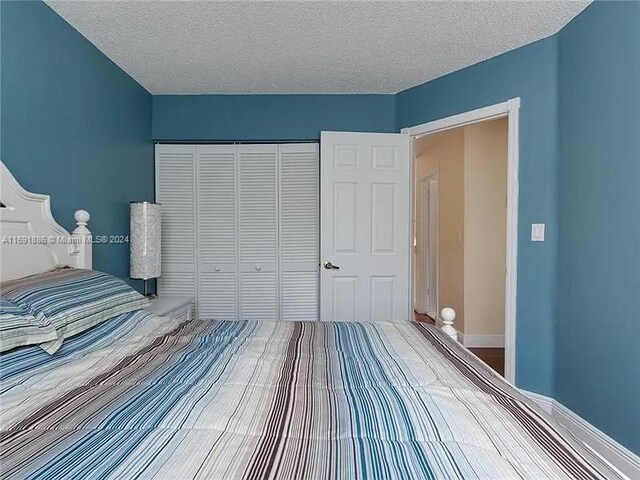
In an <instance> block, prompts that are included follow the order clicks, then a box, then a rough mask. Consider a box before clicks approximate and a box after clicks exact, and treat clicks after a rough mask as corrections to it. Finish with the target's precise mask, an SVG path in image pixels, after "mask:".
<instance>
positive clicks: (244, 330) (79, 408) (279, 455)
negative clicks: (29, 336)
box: [0, 166, 624, 480]
mask: <svg viewBox="0 0 640 480" xmlns="http://www.w3.org/2000/svg"><path fill="white" fill-rule="evenodd" d="M3 169H4V166H3ZM2 173H3V187H5V183H6V182H8V181H9V180H12V181H13V179H12V177H11V179H9V177H7V176H6V175H5V172H4V171H3V172H2ZM7 191H9V190H7V189H6V188H3V193H2V195H3V197H2V203H3V204H4V205H5V206H7V205H9V208H12V209H13V210H10V211H7V210H5V209H0V210H5V211H4V212H2V211H0V215H4V216H1V217H0V220H1V221H2V225H3V227H4V225H6V224H7V222H8V221H9V220H8V218H9V216H8V215H5V214H7V213H10V216H11V218H12V219H13V220H12V221H13V223H14V224H20V222H18V221H17V219H18V217H20V211H22V210H23V209H22V208H21V203H20V202H21V200H18V199H17V197H15V198H13V197H12V198H10V197H7V196H6V192H7ZM23 197H24V195H23ZM20 198H22V197H20ZM32 200H33V199H32ZM33 201H36V200H33ZM37 201H38V202H40V203H41V204H42V202H43V201H44V198H43V197H40V198H39V199H37ZM46 201H47V208H44V209H43V208H40V209H34V210H32V211H31V214H32V215H34V217H33V218H32V219H31V220H30V221H27V222H26V224H25V223H24V220H25V217H24V216H23V217H21V218H23V220H22V224H21V225H23V227H20V228H30V229H35V230H37V229H39V228H40V229H41V227H42V225H45V224H47V222H48V223H49V224H50V223H51V222H52V219H50V214H49V215H48V216H47V215H42V212H44V213H45V214H46V213H48V199H47V200H46ZM25 211H26V210H25ZM34 212H35V213H34ZM36 216H37V218H36ZM45 217H46V218H47V219H48V220H47V222H45V221H44V220H43V218H45ZM86 220H88V218H86V217H85V216H82V218H81V219H80V220H79V221H82V222H83V223H85V225H80V226H79V227H82V228H84V229H85V230H86ZM24 225H29V226H28V227H25V226H24ZM38 225H40V227H38ZM42 228H44V227H42ZM47 228H48V227H47ZM56 228H58V229H59V227H58V226H57V224H56ZM45 230H46V228H45ZM85 230H82V229H81V230H80V231H78V232H76V233H75V238H78V237H79V236H84V238H85V239H86V237H87V236H88V235H90V234H89V233H88V230H86V231H85ZM58 233H60V234H61V235H66V236H68V237H69V238H72V235H69V234H67V233H66V232H64V231H60V230H58ZM86 244H87V242H84V241H83V242H75V244H74V243H73V242H70V245H64V248H63V249H58V250H57V251H55V252H53V253H51V252H47V248H48V247H47V246H45V247H43V248H41V247H42V246H41V247H39V248H40V250H41V252H40V253H42V255H40V256H39V257H38V260H37V262H36V261H34V260H33V258H32V257H30V258H31V260H30V261H29V267H28V268H29V270H38V269H39V268H40V271H43V270H42V267H43V266H44V267H47V268H48V267H50V266H51V264H59V262H65V263H70V262H76V263H75V266H76V267H82V268H89V267H90V265H88V264H87V259H88V260H89V263H90V258H91V253H90V249H89V251H87V250H88V249H87V248H86V247H84V246H79V245H86ZM89 245H90V243H89ZM31 248H32V247H30V246H27V247H25V248H23V249H22V250H21V252H22V253H26V252H27V251H29V250H30V249H31ZM3 257H6V255H3ZM2 262H5V260H4V259H3V260H2ZM43 262H44V263H43ZM2 266H3V272H5V270H4V266H5V265H4V263H3V265H2ZM21 269H24V266H20V264H19V262H18V263H15V264H14V265H13V267H12V270H8V271H10V272H11V275H12V276H13V277H14V278H17V277H16V275H17V276H20V275H21V273H24V272H22V270H21ZM31 273H33V272H31ZM4 275H5V274H4V273H3V280H6V278H5V277H4ZM0 360H1V362H0V404H1V406H2V409H1V411H0V428H1V431H0V465H1V466H2V467H1V468H2V478H7V479H14V478H15V479H23V478H73V479H79V478H87V479H98V478H114V479H129V478H175V479H185V480H186V479H196V478H198V479H226V478H230V479H236V478H238V479H240V478H242V479H263V478H273V479H287V480H290V479H356V478H359V479H410V478H413V479H449V478H452V479H456V478H465V479H491V480H493V479H512V478H513V479H522V478H527V479H568V478H577V479H616V478H624V477H623V476H621V474H619V473H618V472H617V471H616V470H615V469H613V468H612V467H610V466H609V465H608V464H607V463H606V462H603V461H601V460H600V459H599V458H598V457H597V456H595V455H594V454H592V452H591V450H589V449H588V448H585V447H584V446H583V445H582V444H581V443H579V442H578V441H576V440H574V439H573V438H572V437H571V436H570V435H569V434H568V433H567V432H565V431H563V430H562V429H561V428H560V427H559V426H557V425H556V424H555V423H554V422H553V421H552V420H551V419H550V418H549V417H548V416H547V415H546V414H545V413H544V412H542V411H541V410H540V409H539V408H538V407H537V406H536V405H534V404H533V403H532V402H531V401H529V400H528V399H527V398H526V397H524V396H523V395H522V394H520V393H519V392H518V390H516V389H515V388H513V387H512V386H510V385H509V384H507V383H506V382H505V381H504V380H503V379H502V378H501V377H499V376H498V375H497V374H495V373H493V371H492V370H490V369H489V368H488V367H486V366H484V365H483V364H481V363H480V362H479V361H478V360H477V359H476V358H475V357H474V356H473V355H471V354H470V353H469V352H468V351H467V350H466V349H464V347H462V346H460V345H459V344H457V343H456V342H455V341H454V340H452V339H451V338H450V337H448V336H447V335H446V334H444V333H443V332H441V331H440V330H439V329H436V328H434V327H432V326H430V325H425V324H419V323H403V324H393V323H376V324H373V323H322V322H247V321H238V322H224V321H199V320H194V321H188V322H183V323H179V322H178V321H176V320H174V319H171V318H167V317H159V316H156V315H153V314H151V313H147V312H145V311H144V310H135V311H131V312H127V313H123V314H120V315H116V316H114V317H112V318H109V319H107V320H106V321H103V322H101V323H100V324H98V325H96V326H94V327H92V328H89V329H87V330H85V331H83V332H81V333H79V334H76V335H73V336H71V337H70V338H67V339H65V340H64V343H62V346H61V347H60V348H59V350H58V351H56V352H55V354H53V355H50V354H49V353H47V352H45V351H44V350H43V349H42V348H40V347H39V346H38V345H31V346H25V347H22V348H16V349H13V350H10V351H7V352H4V353H3V354H2V355H1V357H0Z"/></svg>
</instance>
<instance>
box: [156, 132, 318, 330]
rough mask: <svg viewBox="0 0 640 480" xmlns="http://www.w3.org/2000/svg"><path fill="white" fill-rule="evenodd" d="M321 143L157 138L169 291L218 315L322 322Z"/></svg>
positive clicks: (165, 290)
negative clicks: (182, 141) (191, 298)
mask: <svg viewBox="0 0 640 480" xmlns="http://www.w3.org/2000/svg"><path fill="white" fill-rule="evenodd" d="M318 188H319V157H318V145H317V144H314V143H301V144H278V145H276V144H263V145H182V144H181V145H167V144H159V145H156V201H158V202H160V203H161V204H162V276H161V277H160V278H159V279H158V292H159V294H160V295H183V296H194V297H195V298H196V315H197V318H202V319H217V320H238V319H242V320H317V318H318V268H319V258H318V243H319V241H318V240H319V225H318V224H319V206H318V203H319V191H318Z"/></svg>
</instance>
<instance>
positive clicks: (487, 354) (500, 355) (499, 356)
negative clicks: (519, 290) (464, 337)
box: [414, 312, 504, 376]
mask: <svg viewBox="0 0 640 480" xmlns="http://www.w3.org/2000/svg"><path fill="white" fill-rule="evenodd" d="M414 313H415V320H416V322H424V323H430V324H432V325H435V323H436V322H435V320H434V319H433V318H431V317H430V316H429V315H425V314H424V313H418V312H414ZM469 350H471V351H472V352H473V353H474V355H476V356H477V357H478V358H479V359H480V360H482V361H483V362H484V363H486V364H487V365H489V367H491V368H492V369H494V370H495V371H496V372H498V373H499V374H500V375H502V376H504V348H470V349H469Z"/></svg>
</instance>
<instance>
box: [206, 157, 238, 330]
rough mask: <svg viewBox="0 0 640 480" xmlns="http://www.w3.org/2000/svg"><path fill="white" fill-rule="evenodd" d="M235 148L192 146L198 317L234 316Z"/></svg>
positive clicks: (235, 265)
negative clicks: (196, 237) (193, 152)
mask: <svg viewBox="0 0 640 480" xmlns="http://www.w3.org/2000/svg"><path fill="white" fill-rule="evenodd" d="M237 156H238V155H237V149H236V147H235V146H233V145H198V146H196V157H197V178H198V242H197V243H198V270H199V276H198V303H199V318H201V319H216V320H236V319H237V318H238V266H237V263H238V259H237V254H238V245H237V241H236V239H237V236H238V235H237V230H238V212H237V199H236V191H237V183H238V182H237V171H236V170H237V163H238V162H237Z"/></svg>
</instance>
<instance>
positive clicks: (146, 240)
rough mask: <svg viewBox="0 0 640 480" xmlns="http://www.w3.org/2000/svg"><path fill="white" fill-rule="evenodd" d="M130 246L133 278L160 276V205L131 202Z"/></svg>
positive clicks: (144, 278) (146, 278) (145, 278)
mask: <svg viewBox="0 0 640 480" xmlns="http://www.w3.org/2000/svg"><path fill="white" fill-rule="evenodd" d="M129 205H130V208H131V221H130V234H129V246H130V249H131V255H130V276H131V278H137V279H143V280H148V279H150V278H158V277H159V276H160V204H159V203H151V202H131V203H130V204H129Z"/></svg>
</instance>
